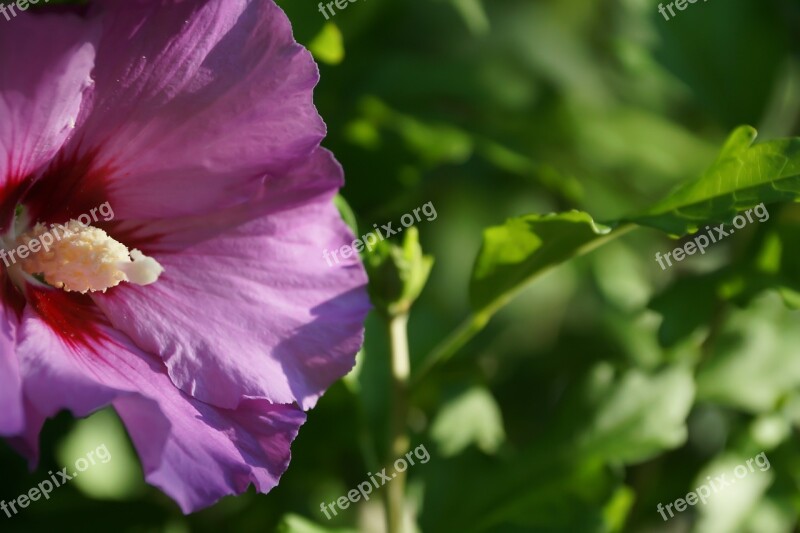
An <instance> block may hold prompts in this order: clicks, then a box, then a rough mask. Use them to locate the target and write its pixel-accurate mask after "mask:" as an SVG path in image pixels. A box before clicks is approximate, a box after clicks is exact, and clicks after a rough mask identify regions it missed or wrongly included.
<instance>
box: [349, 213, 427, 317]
mask: <svg viewBox="0 0 800 533" xmlns="http://www.w3.org/2000/svg"><path fill="white" fill-rule="evenodd" d="M364 266H365V268H366V269H367V274H369V294H370V297H371V298H372V303H373V304H374V305H375V307H376V308H377V310H378V311H379V312H381V313H383V314H385V315H387V316H396V315H398V314H403V313H407V312H408V311H409V309H411V306H412V305H413V303H414V302H415V301H416V299H417V298H419V295H420V294H421V293H422V289H424V288H425V284H426V283H427V282H428V276H429V275H430V273H431V268H433V257H431V256H429V255H424V254H423V253H422V247H421V246H420V244H419V232H418V231H417V228H416V227H415V226H411V227H410V228H408V229H407V230H406V231H405V233H404V238H403V245H402V246H396V245H394V244H392V243H390V242H389V241H380V242H379V243H378V244H377V246H376V247H375V249H374V250H367V254H366V258H365V261H364Z"/></svg>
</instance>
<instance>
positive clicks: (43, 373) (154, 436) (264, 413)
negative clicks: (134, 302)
mask: <svg viewBox="0 0 800 533" xmlns="http://www.w3.org/2000/svg"><path fill="white" fill-rule="evenodd" d="M63 318H64V320H66V321H69V320H70V317H68V316H65V317H63ZM96 327H97V328H98V331H99V332H100V335H101V340H94V339H93V338H87V339H84V341H85V342H84V341H81V342H78V343H75V344H70V343H68V342H65V341H64V339H63V338H62V337H61V336H60V335H59V334H57V333H56V332H55V331H54V330H53V329H52V328H53V325H52V324H49V323H47V322H45V320H43V319H42V318H41V317H39V316H38V314H37V313H36V312H34V311H33V310H32V309H30V308H29V309H27V310H26V312H25V315H24V317H23V324H22V327H21V331H20V336H21V343H20V346H19V352H20V362H21V366H22V372H23V381H24V391H25V395H26V398H27V399H28V400H29V401H30V403H31V404H32V405H33V407H34V408H35V409H36V410H38V411H39V412H41V413H42V414H44V415H45V416H53V415H54V414H55V413H57V412H58V411H59V410H61V409H69V410H70V411H71V412H73V414H75V415H76V416H85V415H87V414H88V413H90V412H92V411H94V410H96V409H99V408H101V407H104V406H106V405H108V404H112V405H113V406H114V407H115V409H116V410H117V412H118V413H119V415H120V417H121V419H122V420H123V422H124V423H125V425H126V427H127V429H128V432H129V433H130V436H131V439H132V440H133V443H134V445H135V447H136V449H137V451H138V453H139V456H140V457H141V460H142V465H143V468H144V471H145V477H146V479H147V481H148V482H149V483H152V484H153V485H156V486H158V487H159V488H161V489H162V490H163V491H164V492H165V493H167V494H168V495H169V496H171V497H172V498H173V499H175V501H176V502H177V503H178V504H179V505H180V507H181V509H182V510H183V511H184V512H186V513H188V512H191V511H195V510H197V509H200V508H202V507H205V506H208V505H211V504H212V503H214V502H215V501H217V500H219V499H220V498H221V497H223V496H225V495H229V494H239V493H242V492H244V491H245V490H246V489H247V487H248V486H249V485H250V483H253V484H255V486H256V488H257V490H258V491H259V492H268V491H269V490H270V489H271V488H272V487H274V486H275V485H277V483H278V479H279V478H280V476H281V474H282V473H283V472H284V471H285V470H286V468H287V466H288V464H289V459H290V445H291V442H292V440H293V439H294V438H295V436H296V435H297V431H298V429H299V427H300V426H301V425H302V424H303V423H304V421H305V414H304V413H303V412H302V411H301V410H300V409H298V408H297V407H293V406H287V405H274V404H271V403H269V402H267V401H265V400H250V401H248V402H244V403H243V404H242V405H241V406H240V408H239V409H237V410H235V411H233V410H224V409H218V408H215V407H212V406H209V405H207V404H204V403H202V402H200V401H197V400H194V399H192V398H189V397H188V396H187V395H186V394H183V393H181V392H180V391H179V390H178V389H177V388H176V387H175V386H174V385H173V384H172V383H171V382H170V380H169V378H168V377H167V375H166V372H165V369H164V367H163V365H162V363H161V362H160V361H159V360H158V359H157V358H155V357H153V356H150V355H148V354H146V353H144V352H142V351H141V350H139V349H137V348H136V347H134V346H133V345H132V344H131V343H130V341H129V339H127V338H126V337H125V336H124V335H122V334H120V333H119V332H117V331H114V330H113V329H111V328H109V327H108V326H106V325H103V324H98V325H97V326H96ZM112 453H113V451H112Z"/></svg>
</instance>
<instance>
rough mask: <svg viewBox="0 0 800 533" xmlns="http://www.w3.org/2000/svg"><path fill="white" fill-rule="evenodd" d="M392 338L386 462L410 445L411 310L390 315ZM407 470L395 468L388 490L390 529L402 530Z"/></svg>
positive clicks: (392, 532)
mask: <svg viewBox="0 0 800 533" xmlns="http://www.w3.org/2000/svg"><path fill="white" fill-rule="evenodd" d="M389 342H390V345H391V361H392V407H391V421H390V431H391V434H390V439H389V456H388V457H387V463H388V464H390V465H391V464H392V461H394V458H396V457H402V456H404V455H405V454H406V452H408V448H409V445H410V442H409V437H408V431H407V420H408V392H409V386H408V379H409V376H410V374H411V359H410V357H409V352H408V314H405V313H402V314H399V315H396V316H393V317H391V318H390V319H389ZM405 490H406V475H405V472H396V473H395V474H394V477H393V479H392V482H391V483H389V485H388V487H387V492H386V499H385V503H386V525H387V532H388V533H402V531H403V511H404V509H405Z"/></svg>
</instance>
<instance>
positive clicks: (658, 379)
mask: <svg viewBox="0 0 800 533" xmlns="http://www.w3.org/2000/svg"><path fill="white" fill-rule="evenodd" d="M598 372H599V373H600V374H601V375H606V378H605V379H601V380H599V382H600V384H599V387H597V388H598V390H596V391H595V393H594V394H596V395H597V398H598V399H597V402H598V403H599V407H598V410H597V412H596V414H595V416H594V419H593V420H592V421H591V423H590V424H589V426H588V428H587V429H586V430H585V431H584V432H583V434H582V435H581V437H580V438H579V439H578V442H579V449H581V450H583V453H585V454H586V455H588V456H592V457H597V458H599V459H601V460H603V461H611V462H620V463H634V462H640V461H643V460H646V459H648V458H650V457H652V456H654V455H656V454H658V453H660V452H662V451H664V450H666V449H672V448H676V447H678V446H680V445H681V444H683V442H684V441H685V440H686V435H687V430H686V417H687V416H688V414H689V410H690V409H691V406H692V402H693V400H694V381H693V379H692V374H691V372H690V371H689V369H687V368H683V367H673V368H670V369H669V370H667V371H664V372H661V373H659V374H655V375H649V374H645V373H643V372H641V371H639V370H630V371H628V372H627V373H626V374H624V375H623V376H622V378H621V379H619V380H618V382H614V381H612V380H611V379H608V369H607V367H606V366H605V365H603V366H601V367H599V368H598Z"/></svg>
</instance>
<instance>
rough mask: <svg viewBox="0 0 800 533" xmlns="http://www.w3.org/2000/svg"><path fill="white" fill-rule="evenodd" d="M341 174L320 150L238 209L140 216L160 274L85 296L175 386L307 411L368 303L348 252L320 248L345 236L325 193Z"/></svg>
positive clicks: (351, 354)
mask: <svg viewBox="0 0 800 533" xmlns="http://www.w3.org/2000/svg"><path fill="white" fill-rule="evenodd" d="M340 180H341V169H340V168H339V166H338V164H337V163H336V162H335V160H334V159H333V157H332V156H331V155H330V153H328V152H326V151H323V150H320V151H318V152H317V153H316V154H315V156H314V157H312V158H310V159H309V160H308V161H307V163H306V165H304V166H303V167H301V168H298V169H297V170H295V171H293V172H292V173H291V174H289V175H287V176H286V177H285V178H283V179H282V180H277V181H275V182H270V183H268V184H267V186H266V188H265V192H264V197H263V198H258V199H257V200H256V201H254V202H253V203H251V204H249V205H248V206H243V207H241V208H237V209H234V210H231V211H228V212H224V213H220V214H218V215H216V216H207V217H200V218H196V219H184V220H177V221H161V222H156V223H150V224H149V225H146V226H145V227H142V228H140V229H139V234H138V238H140V239H142V242H148V243H149V244H148V246H149V247H143V248H144V250H143V251H144V252H145V253H146V254H148V255H153V256H154V257H155V258H156V259H157V260H158V261H159V262H160V263H161V264H162V265H163V266H164V268H165V272H164V274H162V276H161V278H160V279H159V280H158V281H157V282H156V283H154V284H152V285H148V286H146V287H138V286H132V285H129V284H123V285H120V286H118V287H116V288H115V289H112V290H110V291H109V292H107V293H106V294H100V293H96V294H95V295H93V299H94V300H95V302H97V304H98V305H99V306H100V308H101V309H103V311H104V312H105V314H106V315H107V316H108V317H109V319H110V320H111V322H112V324H113V325H114V327H116V328H118V329H120V330H121V331H124V332H125V333H127V334H128V335H129V336H130V337H131V338H132V339H133V340H134V342H136V344H137V345H138V346H140V347H141V348H143V349H144V350H146V351H148V352H150V353H156V354H158V355H160V356H161V357H162V358H163V360H164V362H165V363H166V365H167V368H168V369H169V374H170V376H171V378H172V380H173V381H174V383H175V384H176V385H178V386H179V387H180V388H181V389H182V390H183V391H184V392H186V393H188V394H191V395H192V396H194V397H196V398H199V399H201V400H203V401H206V402H209V403H212V404H214V405H218V406H220V407H226V408H235V407H236V406H237V405H238V404H239V402H240V401H241V400H242V399H243V398H246V397H263V398H267V399H268V400H270V401H272V402H275V403H292V402H297V403H298V404H300V405H301V406H302V407H303V408H310V407H312V406H313V405H314V403H315V402H316V400H317V399H318V398H319V396H321V394H322V393H323V392H324V390H325V389H326V388H327V387H328V386H330V384H331V383H333V382H334V381H335V380H337V379H339V378H340V377H342V376H343V375H345V374H346V373H347V372H349V371H350V369H351V368H352V367H353V364H354V362H355V353H356V352H357V351H358V349H359V347H360V346H361V343H362V339H363V321H364V318H365V316H366V313H367V311H368V310H369V301H368V298H367V295H366V289H365V287H366V275H365V274H364V270H363V267H362V266H361V264H360V263H359V260H358V258H357V257H352V258H351V259H350V260H349V262H348V264H344V263H343V264H341V265H334V266H328V264H327V263H326V261H325V260H324V259H323V255H322V254H323V251H324V250H325V249H328V250H330V249H334V248H338V247H340V246H342V245H344V244H349V243H351V242H352V240H353V235H352V233H351V232H350V230H349V229H348V228H347V227H346V226H345V224H344V223H343V222H342V220H341V217H340V216H339V213H338V212H337V211H336V209H335V207H334V206H333V205H332V203H331V201H330V197H331V196H332V194H333V190H334V189H335V187H336V186H337V185H338V183H340ZM259 212H260V216H257V217H256V218H254V219H253V220H251V221H249V222H246V223H244V224H241V225H239V226H237V227H233V228H230V229H228V230H226V231H225V232H224V233H219V234H218V233H217V229H218V228H229V227H230V226H231V225H232V223H240V222H241V219H242V218H246V217H252V216H255V215H257V214H259ZM131 231H133V230H131ZM148 233H149V234H151V235H156V236H157V237H154V238H155V241H152V242H150V241H148V240H147V238H146V237H144V235H145V234H148ZM135 235H136V232H135V231H133V232H132V233H131V235H130V236H129V240H130V239H134V241H135V239H136V237H135ZM123 242H126V241H125V240H124V239H123Z"/></svg>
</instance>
